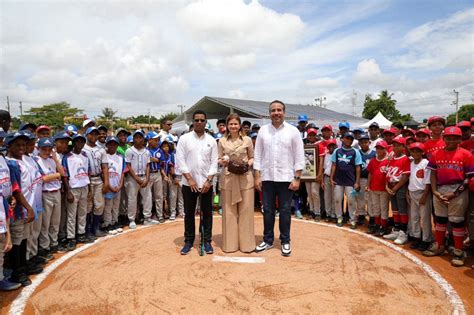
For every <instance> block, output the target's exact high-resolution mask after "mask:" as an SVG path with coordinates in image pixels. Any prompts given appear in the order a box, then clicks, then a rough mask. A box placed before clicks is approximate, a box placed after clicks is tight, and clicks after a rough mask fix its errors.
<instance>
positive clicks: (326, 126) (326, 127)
mask: <svg viewBox="0 0 474 315" xmlns="http://www.w3.org/2000/svg"><path fill="white" fill-rule="evenodd" d="M324 129H329V130H331V131H332V126H331V125H324V126H323V128H321V131H323V130H324Z"/></svg>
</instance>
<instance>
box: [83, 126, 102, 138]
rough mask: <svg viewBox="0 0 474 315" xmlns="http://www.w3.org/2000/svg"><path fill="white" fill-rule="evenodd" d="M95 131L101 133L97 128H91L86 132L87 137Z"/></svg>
mask: <svg viewBox="0 0 474 315" xmlns="http://www.w3.org/2000/svg"><path fill="white" fill-rule="evenodd" d="M93 131H97V132H99V130H98V129H97V127H89V128H87V130H86V136H87V135H88V134H90V133H92V132H93Z"/></svg>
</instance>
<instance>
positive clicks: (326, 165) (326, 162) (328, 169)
mask: <svg viewBox="0 0 474 315" xmlns="http://www.w3.org/2000/svg"><path fill="white" fill-rule="evenodd" d="M331 157H332V153H329V151H327V152H326V154H325V155H324V163H323V168H324V175H327V176H331V167H332V160H331Z"/></svg>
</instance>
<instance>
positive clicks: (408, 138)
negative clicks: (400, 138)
mask: <svg viewBox="0 0 474 315" xmlns="http://www.w3.org/2000/svg"><path fill="white" fill-rule="evenodd" d="M408 140H415V141H416V139H415V138H414V137H412V136H409V137H406V138H405V141H406V142H408Z"/></svg>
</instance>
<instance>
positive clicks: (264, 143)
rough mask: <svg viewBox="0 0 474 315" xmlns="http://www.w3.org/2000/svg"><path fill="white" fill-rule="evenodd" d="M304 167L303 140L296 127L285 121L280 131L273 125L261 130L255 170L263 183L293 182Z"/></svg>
mask: <svg viewBox="0 0 474 315" xmlns="http://www.w3.org/2000/svg"><path fill="white" fill-rule="evenodd" d="M304 165H305V161H304V145H303V140H302V139H301V134H300V132H299V130H298V129H297V128H296V127H294V126H292V125H290V124H289V123H287V122H286V121H285V122H283V124H281V126H280V127H279V128H278V129H277V128H275V127H274V126H273V125H272V124H271V123H270V124H267V125H264V126H262V128H260V131H259V132H258V137H257V142H256V144H255V153H254V162H253V168H254V169H255V170H258V171H260V177H261V179H262V181H274V182H291V181H292V180H293V178H294V176H295V172H296V171H299V170H302V169H303V168H304Z"/></svg>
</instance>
